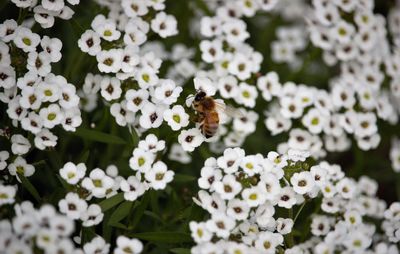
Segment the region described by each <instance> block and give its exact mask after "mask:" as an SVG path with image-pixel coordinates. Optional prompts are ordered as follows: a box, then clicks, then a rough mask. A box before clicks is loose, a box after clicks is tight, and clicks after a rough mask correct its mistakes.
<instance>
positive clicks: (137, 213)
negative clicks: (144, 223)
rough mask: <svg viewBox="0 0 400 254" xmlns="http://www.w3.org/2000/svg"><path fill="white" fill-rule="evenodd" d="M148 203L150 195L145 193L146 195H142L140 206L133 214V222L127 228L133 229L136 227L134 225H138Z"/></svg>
mask: <svg viewBox="0 0 400 254" xmlns="http://www.w3.org/2000/svg"><path fill="white" fill-rule="evenodd" d="M149 201H150V195H149V193H148V192H147V193H146V194H144V196H143V198H142V200H141V201H140V205H138V206H137V208H136V209H135V212H134V213H133V216H132V217H133V220H132V222H131V223H130V226H129V228H131V229H133V228H135V227H136V225H137V224H138V223H139V221H140V219H141V218H142V216H143V213H144V211H145V210H146V208H147V205H148V204H149Z"/></svg>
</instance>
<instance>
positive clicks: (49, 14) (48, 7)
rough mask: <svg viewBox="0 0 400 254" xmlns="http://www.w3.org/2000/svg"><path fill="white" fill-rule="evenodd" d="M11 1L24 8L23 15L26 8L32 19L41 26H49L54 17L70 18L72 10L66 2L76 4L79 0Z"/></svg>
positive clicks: (52, 22) (25, 12)
mask: <svg viewBox="0 0 400 254" xmlns="http://www.w3.org/2000/svg"><path fill="white" fill-rule="evenodd" d="M11 2H13V3H14V4H15V5H16V6H17V7H19V8H21V9H24V14H25V15H26V14H27V10H30V11H32V12H33V18H34V20H35V21H36V22H37V23H38V24H39V25H40V26H41V27H42V28H50V27H52V26H53V25H54V21H55V18H60V19H64V20H68V19H71V18H72V16H73V15H74V11H73V10H72V9H71V7H70V6H68V5H67V4H70V5H77V4H79V2H80V0H66V1H64V0H43V1H40V4H39V3H38V1H37V0H11Z"/></svg>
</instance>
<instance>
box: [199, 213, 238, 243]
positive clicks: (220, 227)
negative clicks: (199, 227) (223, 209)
mask: <svg viewBox="0 0 400 254" xmlns="http://www.w3.org/2000/svg"><path fill="white" fill-rule="evenodd" d="M206 227H207V229H208V230H209V231H211V232H213V233H215V234H216V235H217V236H218V237H221V238H228V236H229V235H230V234H231V230H232V229H233V228H234V227H235V220H233V219H232V218H230V217H228V216H226V215H225V214H222V213H215V214H213V215H212V217H211V219H210V220H208V221H207V222H206Z"/></svg>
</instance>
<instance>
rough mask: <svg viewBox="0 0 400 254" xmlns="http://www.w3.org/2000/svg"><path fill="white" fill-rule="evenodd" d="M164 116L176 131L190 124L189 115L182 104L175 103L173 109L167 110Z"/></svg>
mask: <svg viewBox="0 0 400 254" xmlns="http://www.w3.org/2000/svg"><path fill="white" fill-rule="evenodd" d="M163 117H164V120H165V121H166V122H167V123H168V125H169V126H171V129H172V130H174V131H178V130H180V129H181V128H183V127H186V126H188V125H189V115H188V114H187V113H186V112H185V109H184V108H183V107H182V106H181V105H175V106H173V107H172V108H171V109H167V110H165V111H164V114H163Z"/></svg>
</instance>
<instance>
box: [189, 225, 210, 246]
mask: <svg viewBox="0 0 400 254" xmlns="http://www.w3.org/2000/svg"><path fill="white" fill-rule="evenodd" d="M189 228H190V232H191V235H192V238H193V240H194V241H195V242H196V243H202V242H208V241H210V240H211V238H212V236H213V235H212V233H211V232H210V231H209V230H208V229H207V227H206V223H205V222H200V223H198V222H195V221H191V222H189Z"/></svg>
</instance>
